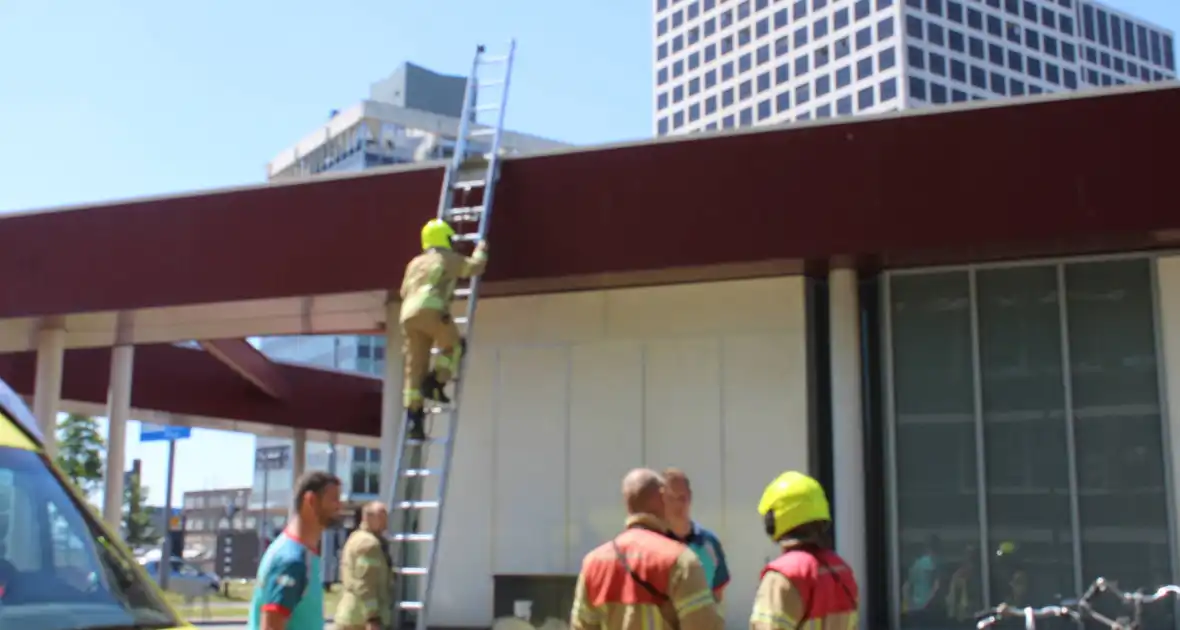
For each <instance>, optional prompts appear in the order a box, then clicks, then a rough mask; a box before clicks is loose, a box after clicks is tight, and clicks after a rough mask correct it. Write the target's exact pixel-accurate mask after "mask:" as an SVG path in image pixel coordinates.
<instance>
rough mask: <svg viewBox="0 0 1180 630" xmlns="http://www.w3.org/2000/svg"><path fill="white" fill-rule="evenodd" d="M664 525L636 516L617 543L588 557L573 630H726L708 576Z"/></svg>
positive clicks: (578, 589)
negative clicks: (669, 534) (706, 577)
mask: <svg viewBox="0 0 1180 630" xmlns="http://www.w3.org/2000/svg"><path fill="white" fill-rule="evenodd" d="M667 531H668V528H667V526H666V525H664V524H663V522H662V521H660V520H659V519H656V518H655V517H652V516H649V515H637V516H632V517H631V518H629V519H628V520H627V529H626V530H625V531H624V532H623V533H622V534H620V535H619V536H618V537H617V538H615V539H614V540H612V541H610V542H607V543H605V544H603V545H600V546H599V547H598V548H597V549H594V550H593V551H591V552H590V553H588V554H586V557H585V559H583V561H582V571H581V573H580V574H579V575H578V583H577V587H576V590H575V592H574V607H573V610H572V611H571V613H570V620H571V625H570V628H571V630H590V629H591V628H594V629H601V630H663V629H676V630H722V629H723V628H724V626H725V624H724V621H723V620H722V619H721V615H720V614H719V613H718V612H717V606H716V602H715V601H714V600H713V592H712V590H711V589H710V588H709V585H708V583H707V582H706V581H705V570H704V567H702V566H701V562H700V560H699V559H698V558H697V556H696V554H694V553H693V552H692V550H691V549H689V548H688V547H686V546H685V545H683V544H681V543H679V542H677V541H676V540H674V539H672V538H670V537H669V536H668V535H667V534H666V533H665V532H667Z"/></svg>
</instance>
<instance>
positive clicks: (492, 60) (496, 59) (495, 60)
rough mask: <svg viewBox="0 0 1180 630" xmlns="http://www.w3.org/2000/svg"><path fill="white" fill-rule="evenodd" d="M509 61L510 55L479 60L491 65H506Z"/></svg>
mask: <svg viewBox="0 0 1180 630" xmlns="http://www.w3.org/2000/svg"><path fill="white" fill-rule="evenodd" d="M505 61H508V55H497V56H495V57H484V58H482V59H480V60H479V62H480V63H486V64H488V65H491V64H493V63H504V62H505Z"/></svg>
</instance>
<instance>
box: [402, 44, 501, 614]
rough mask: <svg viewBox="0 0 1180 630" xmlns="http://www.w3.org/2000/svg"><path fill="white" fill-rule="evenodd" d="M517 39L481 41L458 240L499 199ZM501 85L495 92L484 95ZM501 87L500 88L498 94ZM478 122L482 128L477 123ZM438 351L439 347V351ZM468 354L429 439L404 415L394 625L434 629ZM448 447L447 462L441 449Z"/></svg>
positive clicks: (465, 289) (432, 415)
mask: <svg viewBox="0 0 1180 630" xmlns="http://www.w3.org/2000/svg"><path fill="white" fill-rule="evenodd" d="M515 54H516V41H515V40H512V41H510V42H509V43H508V51H507V53H506V54H504V55H502V56H496V57H492V56H490V55H489V54H488V53H487V51H486V49H485V47H484V46H482V45H480V46H478V47H476V50H475V59H474V61H473V62H472V65H471V74H470V75H468V77H467V89H466V93H465V96H464V100H463V110H462V114H461V115H460V122H459V131H458V134H457V136H456V139H455V147H454V154H453V155H452V156H451V161H450V164H449V165H448V166H447V169H446V174H445V175H444V177H443V187H442V194H441V196H440V198H439V202H438V218H440V219H443V220H445V221H447V222H449V223H450V224H451V226H452V227H454V229H455V242H456V243H461V242H468V243H469V242H477V241H480V240H482V239H483V238H484V236H485V235H486V234H487V230H488V225H489V223H490V221H491V218H492V201H493V199H494V197H495V190H496V181H497V179H498V178H499V175H500V172H499V167H500V140H501V136H502V135H503V129H504V110H505V108H506V106H507V104H508V87H509V81H510V79H511V78H512V62H513V58H514V56H515ZM488 68H498V69H499V70H500V71H499V72H495V74H496V78H495V79H494V80H486V79H485V78H484V77H483V75H484V74H490V73H484V72H481V71H482V70H485V69H488ZM485 92H493V97H494V98H492V99H489V101H487V102H485V101H484V99H482V98H480V96H481V94H484V93H485ZM494 92H498V94H495V93H494ZM481 112H491V113H492V114H493V117H494V119H495V122H494V123H492V124H490V125H486V126H485V125H480V124H479V122H478V115H479V114H480V113H481ZM473 125H474V126H475V127H476V128H474V129H473V128H472V127H473ZM479 286H480V279H479V278H478V277H476V278H472V279H470V280H460V281H459V284H458V286H456V288H455V294H454V299H455V303H456V304H463V303H464V302H465V308H464V310H465V311H466V312H465V314H464V316H462V317H455V323H456V324H457V325H458V326H459V331H460V333H462V335H463V338H464V340H465V343H466V345H467V346H468V347H470V342H471V338H472V337H471V335H472V332H473V329H474V327H473V324H474V323H475V307H476V305H477V304H478V302H479ZM436 352H437V351H436ZM467 356H468V353H467V352H464V353H463V355H462V357H461V358H460V361H459V365H458V367H457V369H456V370H455V373H454V382H455V386H454V391H453V393H452V394H451V397H450V398H451V400H452V402H451V404H449V405H439V404H437V403H433V402H430V401H427V403H426V407H425V410H426V428H427V432H428V433H427V435H428V437H427V439H426V440H424V441H423V440H407V439H406V438H407V426H406V423H405V422H404V420H402V421H401V429H400V431H399V435H398V440H397V444H398V447H397V460H396V462H395V463H394V471H395V473H394V474H395V478H394V479H393V483H391V484H389V485H388V486H387V487H390V488H391V490H392V496H391V497H390V500H389V507H390V512H391V514H390V516H391V518H390V522H391V528H392V530H393V531H392V536H391V537H390V545H391V549H390V551H391V552H392V553H391V560H392V561H393V571H394V583H395V593H394V598H393V602H394V603H393V627H394V628H395V629H399V630H400V629H403V628H409V627H411V626H413V627H416V629H417V630H426V621H427V617H428V614H427V610H428V607H429V605H430V597H431V593H432V591H433V588H434V572H435V570H436V568H437V567H438V543H439V534H440V533H441V532H442V523H443V506H444V504H445V502H446V495H447V483H448V481H449V480H450V479H449V478H450V472H451V460H452V458H453V457H454V454H455V437H456V435H457V429H458V425H459V405H460V402H461V400H462V388H463V376H464V367H465V365H466V364H467ZM436 418H446V430H445V432H444V433H442V434H431V433H430V431H431V429H433V427H432V426H431V425H433V424H434V420H435V419H436ZM439 446H441V447H442V448H441V450H442V453H441V462H439V461H438V460H439V459H440V458H439V457H438V455H437V453H438V450H440V449H438V448H436V447H439Z"/></svg>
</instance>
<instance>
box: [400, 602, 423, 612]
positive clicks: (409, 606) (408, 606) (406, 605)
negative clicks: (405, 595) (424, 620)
mask: <svg viewBox="0 0 1180 630" xmlns="http://www.w3.org/2000/svg"><path fill="white" fill-rule="evenodd" d="M397 607H398V608H401V609H402V610H422V602H398V603H397Z"/></svg>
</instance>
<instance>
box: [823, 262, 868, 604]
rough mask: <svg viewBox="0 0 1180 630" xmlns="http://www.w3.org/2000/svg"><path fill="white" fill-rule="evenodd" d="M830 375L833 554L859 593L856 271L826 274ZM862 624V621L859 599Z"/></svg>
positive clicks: (861, 471) (861, 522) (861, 511)
mask: <svg viewBox="0 0 1180 630" xmlns="http://www.w3.org/2000/svg"><path fill="white" fill-rule="evenodd" d="M828 305H829V309H828V322H829V330H830V335H831V337H830V344H831V345H830V349H831V370H832V374H831V377H832V463H833V466H832V468H833V472H834V475H833V476H834V480H833V481H834V483H833V486H834V489H833V495H834V496H833V497H832V502H833V504H834V508H835V535H836V550H837V551H838V552H839V553H840V555H841V556H843V557H844V559H845V560H846V561H847V562H848V564H849V565H851V567H852V570H853V571H854V572H855V575H856V577H857V579H858V580H860V589H861V592H862V593H868V592H871V589H872V588H874V586H873V585H872V584H868V583H867V580H868V575H867V574H866V573H865V566H866V557H865V553H866V552H865V546H866V541H865V536H866V534H865V531H866V530H865V526H866V525H865V457H864V422H863V419H862V409H863V407H862V405H861V343H860V301H859V291H858V288H857V277H856V270H854V269H832V270H831V271H830V272H829V273H828ZM861 601H862V606H861V619H862V624H863V620H864V619H865V614H864V612H865V611H864V605H863V601H864V599H863V598H862V600H861Z"/></svg>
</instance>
